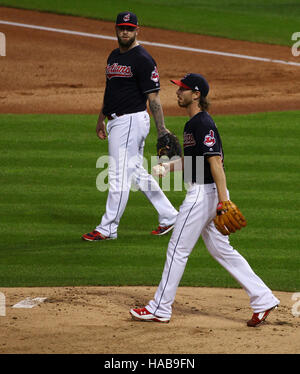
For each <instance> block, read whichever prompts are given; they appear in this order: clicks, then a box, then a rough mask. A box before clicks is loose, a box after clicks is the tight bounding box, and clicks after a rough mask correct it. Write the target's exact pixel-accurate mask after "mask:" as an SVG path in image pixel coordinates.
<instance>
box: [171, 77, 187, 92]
mask: <svg viewBox="0 0 300 374" xmlns="http://www.w3.org/2000/svg"><path fill="white" fill-rule="evenodd" d="M171 82H172V83H174V84H177V86H180V87H183V88H186V89H187V90H191V87H189V86H187V85H186V84H184V83H182V82H181V81H177V80H175V79H171Z"/></svg>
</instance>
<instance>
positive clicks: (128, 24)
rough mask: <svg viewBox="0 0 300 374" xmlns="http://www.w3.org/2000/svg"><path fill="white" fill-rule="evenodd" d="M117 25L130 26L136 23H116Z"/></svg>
mask: <svg viewBox="0 0 300 374" xmlns="http://www.w3.org/2000/svg"><path fill="white" fill-rule="evenodd" d="M117 26H131V27H138V26H137V25H134V24H133V23H118V24H117Z"/></svg>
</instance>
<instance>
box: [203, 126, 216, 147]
mask: <svg viewBox="0 0 300 374" xmlns="http://www.w3.org/2000/svg"><path fill="white" fill-rule="evenodd" d="M203 143H204V144H205V145H206V146H207V147H212V146H213V145H215V144H216V139H215V133H214V132H213V130H210V131H209V134H207V135H205V138H204V142H203Z"/></svg>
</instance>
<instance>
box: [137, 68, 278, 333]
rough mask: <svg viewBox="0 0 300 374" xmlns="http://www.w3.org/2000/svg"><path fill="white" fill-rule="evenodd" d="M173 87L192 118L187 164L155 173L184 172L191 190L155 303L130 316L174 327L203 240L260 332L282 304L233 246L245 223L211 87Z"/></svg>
mask: <svg viewBox="0 0 300 374" xmlns="http://www.w3.org/2000/svg"><path fill="white" fill-rule="evenodd" d="M171 82H172V83H174V84H176V85H177V86H179V87H178V89H177V92H176V93H177V99H178V105H179V106H180V107H182V108H185V109H186V111H187V114H188V116H189V121H188V122H187V123H186V124H185V127H184V144H183V147H184V158H183V161H182V160H176V161H172V162H170V163H162V164H161V165H157V166H154V168H153V169H154V172H155V173H156V174H159V175H160V176H163V175H166V173H168V172H169V171H174V170H176V169H177V170H179V169H180V168H182V166H183V169H184V171H183V172H184V176H185V181H186V182H187V183H189V187H188V190H187V194H186V197H185V200H184V201H183V203H182V205H181V207H180V210H179V214H178V217H177V220H176V223H175V227H174V230H173V233H172V236H171V239H170V241H169V245H168V249H167V256H166V262H165V266H164V270H163V274H162V279H161V282H160V284H159V286H158V288H157V290H156V293H155V295H154V298H153V300H151V301H150V302H149V303H148V305H146V307H144V308H140V309H131V310H130V313H131V316H132V318H133V319H135V320H140V321H155V322H169V321H170V318H171V315H172V304H173V302H174V299H175V294H176V291H177V287H178V285H179V282H180V280H181V277H182V275H183V272H184V270H185V266H186V263H187V260H188V257H189V255H190V253H191V252H192V250H193V248H194V246H195V244H196V242H197V241H198V239H199V237H200V235H201V236H202V239H203V241H204V243H205V245H206V248H207V249H208V251H209V252H210V254H211V255H212V256H213V257H214V258H215V259H216V260H217V261H218V262H219V263H220V264H221V265H222V266H223V267H224V268H225V269H226V270H227V271H228V272H229V273H230V274H231V275H232V276H233V277H234V278H235V279H236V280H237V281H238V282H239V284H240V285H241V286H242V287H243V288H244V290H245V291H246V292H247V294H248V296H249V298H250V305H251V307H252V309H253V316H252V318H251V319H250V320H249V321H248V322H247V325H248V326H251V327H254V326H257V325H259V324H260V323H261V322H263V321H264V320H265V319H266V317H267V316H268V314H269V313H270V311H271V310H273V309H274V308H276V307H277V306H278V304H279V300H278V299H277V298H276V297H275V296H274V295H273V293H272V292H271V290H270V289H269V288H268V287H267V286H266V285H265V284H264V283H263V281H262V280H261V279H260V278H259V277H258V276H257V275H256V274H255V273H254V272H253V270H252V269H251V267H250V266H249V264H248V262H247V261H246V260H245V259H244V258H243V257H242V256H241V255H240V254H239V253H238V252H237V251H236V250H235V249H234V248H233V247H232V246H231V245H230V243H229V239H228V235H229V234H230V233H231V232H235V230H236V229H237V228H239V229H240V228H241V227H243V226H245V225H246V222H245V219H244V217H243V216H242V214H241V213H240V211H239V210H238V208H237V207H236V206H235V205H234V204H233V203H232V202H231V201H230V200H229V192H228V190H227V187H226V176H225V172H224V167H223V162H224V153H223V148H222V142H221V138H220V135H219V132H218V129H217V127H216V125H215V123H214V121H213V119H212V117H211V116H210V115H209V114H208V113H207V109H208V101H207V98H206V97H207V94H208V92H209V85H208V83H207V81H206V79H205V78H204V77H203V76H201V75H200V74H188V75H186V76H185V77H184V78H183V79H181V80H180V81H178V80H172V81H171ZM187 156H189V157H191V160H192V165H188V166H190V168H191V170H192V172H191V173H190V175H189V176H188V179H189V180H186V175H185V174H186V173H185V171H186V168H187V165H186V162H185V159H186V157H187ZM197 156H203V157H204V175H203V183H202V184H201V183H197V179H198V180H201V179H199V178H198V177H199V176H198V175H197V172H198V170H197V164H196V163H195V162H194V161H195V159H196V158H197ZM202 171H203V170H202ZM202 171H201V172H202ZM225 207H226V208H225ZM216 212H217V216H216ZM229 214H232V217H234V218H232V217H231V218H232V221H231V222H233V223H234V225H235V226H234V225H233V224H232V223H231V222H229V220H227V219H228V215H229ZM216 217H218V218H216ZM219 218H220V219H219ZM221 218H222V219H221ZM226 220H227V221H226ZM238 221H239V222H240V225H238ZM217 227H218V228H217ZM219 230H220V231H219Z"/></svg>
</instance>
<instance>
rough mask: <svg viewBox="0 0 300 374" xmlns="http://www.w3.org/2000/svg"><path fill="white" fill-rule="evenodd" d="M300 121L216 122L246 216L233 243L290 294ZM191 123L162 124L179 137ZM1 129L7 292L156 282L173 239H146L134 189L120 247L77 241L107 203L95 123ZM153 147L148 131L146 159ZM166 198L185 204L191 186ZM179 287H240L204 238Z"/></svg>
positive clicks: (0, 253)
mask: <svg viewBox="0 0 300 374" xmlns="http://www.w3.org/2000/svg"><path fill="white" fill-rule="evenodd" d="M299 114H300V112H275V113H267V114H264V113H261V114H253V115H245V116H215V120H216V123H217V125H218V127H219V130H220V133H221V135H222V140H223V146H224V151H225V166H226V175H227V180H228V187H229V189H230V194H231V198H232V200H233V201H234V202H236V203H237V205H238V206H239V207H240V208H241V210H242V212H243V213H244V214H245V216H246V217H247V220H248V226H247V228H246V229H245V230H242V231H241V232H238V233H236V234H235V235H232V237H231V243H232V244H233V245H234V246H235V247H236V249H238V250H239V251H240V252H241V253H242V254H243V255H244V256H245V258H246V259H247V260H248V261H249V263H250V264H251V266H252V267H253V269H254V270H255V271H256V272H257V273H258V275H260V276H261V277H262V278H263V279H264V281H265V282H266V283H267V284H268V285H269V286H270V287H272V288H273V289H277V290H287V291H297V290H299V288H300V263H299V235H298V227H299V217H298V216H297V214H296V210H297V206H298V207H299V200H300V198H299V173H298V168H297V166H298V165H299V154H298V151H297V147H296V145H295V144H294V143H295V142H296V139H297V138H299V135H300V134H299V132H300V130H299V129H300V127H299V126H300V116H299ZM185 120H186V118H185V117H168V118H166V123H167V125H168V127H169V128H170V129H171V130H172V131H174V132H175V133H176V134H177V135H178V136H179V138H180V139H181V140H182V130H183V125H184V122H185ZM0 122H1V127H0V147H1V151H2V153H1V165H2V166H1V168H0V181H1V183H0V211H1V226H0V234H1V243H0V285H1V286H2V287H4V286H47V285H52V286H55V285H56V286H59V285H135V284H137V285H141V284H145V285H156V284H157V283H158V282H159V280H160V276H161V272H162V268H163V265H164V261H165V254H166V248H167V245H168V241H169V238H170V236H166V237H161V238H156V237H152V236H151V235H150V231H151V230H152V229H153V228H154V227H155V226H156V225H157V224H158V221H157V213H156V211H155V210H154V208H153V207H152V206H150V205H149V203H148V201H147V199H146V198H145V196H144V195H143V194H142V193H140V192H132V193H131V194H130V198H129V202H128V206H127V209H126V210H125V213H124V215H123V217H122V220H121V224H120V228H119V233H118V234H119V238H118V240H116V241H109V242H104V243H87V242H83V241H81V239H80V237H81V234H82V233H84V232H86V231H90V230H92V229H93V228H94V227H95V226H96V225H97V224H98V223H99V221H100V219H101V215H102V214H103V212H104V209H105V203H106V192H100V191H98V190H97V188H96V178H97V176H98V174H99V173H100V172H101V170H100V169H97V168H96V161H97V159H98V157H100V156H101V155H102V156H103V155H107V142H106V141H104V142H102V141H100V140H98V139H97V137H96V135H95V124H96V116H92V115H91V116H88V115H86V116H85V115H82V116H78V115H77V116H76V115H74V116H72V115H1V116H0ZM155 144H156V133H155V129H154V126H152V129H151V132H150V135H149V137H148V139H147V142H146V148H145V156H146V157H147V158H148V159H149V158H150V156H151V155H153V154H154V153H155ZM171 185H172V183H171ZM166 194H167V196H168V197H169V198H170V200H171V201H172V202H173V204H174V206H175V207H176V208H179V206H180V204H181V202H182V200H183V199H184V196H185V190H183V191H172V190H171V191H167V192H166ZM181 284H182V285H189V286H218V287H219V286H221V287H238V284H237V283H236V281H235V280H234V279H232V278H231V276H230V275H229V274H228V273H227V272H226V271H225V270H224V269H222V268H221V267H220V265H219V264H218V263H217V262H216V261H215V260H214V259H212V258H211V256H210V255H209V254H208V253H207V251H206V249H205V247H204V245H203V242H202V240H201V239H200V240H199V242H198V243H197V245H196V247H195V249H194V251H193V253H192V255H191V256H190V259H189V261H188V265H187V268H186V271H185V274H184V276H183V279H182V283H181Z"/></svg>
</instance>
